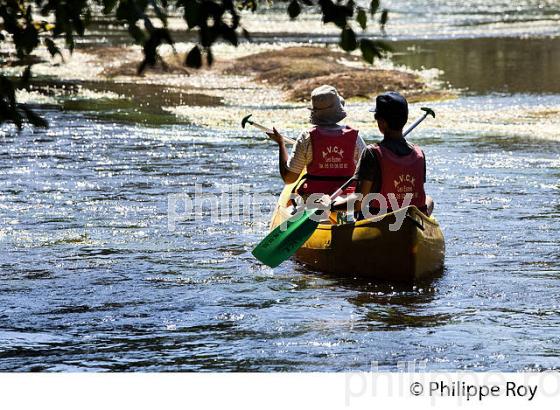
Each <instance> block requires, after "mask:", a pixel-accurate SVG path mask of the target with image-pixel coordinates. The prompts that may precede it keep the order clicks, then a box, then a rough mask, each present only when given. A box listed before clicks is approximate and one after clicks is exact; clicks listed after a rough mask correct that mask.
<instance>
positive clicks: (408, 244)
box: [271, 184, 445, 283]
mask: <svg viewBox="0 0 560 410" xmlns="http://www.w3.org/2000/svg"><path fill="white" fill-rule="evenodd" d="M293 187H294V184H290V185H286V186H285V187H284V190H283V191H282V194H281V195H280V199H279V201H278V204H277V206H276V210H275V212H274V214H273V217H272V221H271V229H274V228H275V227H276V226H278V225H279V224H280V223H281V222H282V221H285V220H286V219H287V218H289V217H290V215H291V210H292V209H291V207H288V206H287V203H288V200H289V197H290V193H291V192H292V189H293ZM397 218H403V223H402V226H401V227H400V229H398V230H395V231H392V230H391V229H390V226H389V225H392V224H393V223H394V222H395V221H396V220H397ZM444 255H445V241H444V238H443V233H442V231H441V229H440V227H439V224H438V222H437V221H436V220H435V218H433V217H427V216H426V215H425V214H424V213H422V212H421V211H420V210H418V208H416V207H415V206H409V207H406V208H402V209H399V210H397V211H395V212H392V213H388V214H385V215H380V216H378V217H375V218H372V219H364V220H362V221H358V222H355V223H347V224H341V225H333V224H331V223H330V222H325V223H320V224H319V226H318V228H317V229H316V230H315V232H314V233H313V235H312V236H311V237H310V238H309V239H308V240H307V242H305V244H304V245H303V246H302V247H301V248H300V249H299V250H298V251H297V252H296V254H295V256H294V257H295V259H296V260H297V261H299V262H301V263H303V264H304V265H306V266H307V267H309V268H311V269H313V270H316V271H320V272H326V273H331V274H336V275H347V276H352V277H361V278H368V279H374V280H387V281H391V282H407V283H411V282H416V281H420V280H423V279H428V278H431V277H433V276H434V275H436V274H437V273H440V272H441V271H442V269H443V261H444Z"/></svg>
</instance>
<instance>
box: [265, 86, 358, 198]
mask: <svg viewBox="0 0 560 410" xmlns="http://www.w3.org/2000/svg"><path fill="white" fill-rule="evenodd" d="M309 110H310V116H309V122H310V123H311V124H312V127H311V128H310V129H309V130H307V131H304V132H303V133H302V134H301V135H300V136H299V138H297V140H296V143H295V144H294V147H293V149H292V153H291V155H290V156H288V152H287V150H286V146H285V145H284V141H283V139H282V136H281V135H280V134H279V133H278V131H276V128H273V131H274V132H272V133H270V134H268V135H269V137H270V138H272V139H273V140H274V141H275V142H276V143H277V144H278V148H279V169H280V175H281V176H282V179H283V180H284V183H286V184H291V183H293V182H295V181H297V179H298V178H299V175H300V174H301V172H302V171H303V169H304V168H306V169H307V173H306V174H305V176H304V177H303V178H302V183H300V184H299V186H298V188H297V192H298V194H300V195H301V196H303V197H304V198H305V197H307V196H309V195H311V194H315V193H322V194H327V195H330V194H332V193H333V192H334V191H336V190H337V189H338V188H339V187H340V186H341V185H342V184H343V183H344V182H345V181H346V180H348V179H349V178H350V177H351V176H352V175H353V174H354V172H355V168H356V164H357V162H358V160H359V158H360V155H361V153H362V150H363V149H364V148H365V147H366V144H365V142H364V140H363V139H362V138H361V137H360V136H359V135H358V130H356V129H353V128H351V127H349V126H345V125H339V122H340V121H342V120H343V119H344V118H346V115H347V114H346V111H345V110H344V99H343V98H342V97H341V96H340V95H339V94H338V91H337V90H336V88H334V87H332V86H330V85H322V86H320V87H318V88H315V89H314V90H313V91H312V92H311V107H310V108H309ZM351 191H353V189H351V190H348V191H347V192H346V193H348V192H351Z"/></svg>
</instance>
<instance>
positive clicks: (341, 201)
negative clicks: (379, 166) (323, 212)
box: [331, 148, 376, 212]
mask: <svg viewBox="0 0 560 410" xmlns="http://www.w3.org/2000/svg"><path fill="white" fill-rule="evenodd" d="M375 162H376V157H375V155H373V152H371V150H370V149H368V148H366V149H364V150H363V151H362V155H361V157H360V161H359V162H358V165H357V167H356V173H355V174H354V176H355V177H356V178H357V182H356V191H355V193H354V194H351V195H348V196H346V197H345V198H338V199H335V200H334V202H333V204H332V205H331V209H332V210H341V211H342V210H348V203H352V202H353V203H354V211H356V212H357V211H360V210H361V209H362V200H361V198H363V197H364V196H365V195H367V194H369V193H370V192H371V191H372V190H373V188H374V187H373V182H374V181H373V178H374V169H375V166H376V163H375ZM357 194H361V196H360V195H357Z"/></svg>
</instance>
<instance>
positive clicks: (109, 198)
mask: <svg viewBox="0 0 560 410" xmlns="http://www.w3.org/2000/svg"><path fill="white" fill-rule="evenodd" d="M432 3H434V4H435V6H434V8H435V11H433V13H435V17H434V18H437V19H436V20H437V22H438V24H440V25H441V26H445V27H446V30H447V31H446V33H448V35H447V36H444V37H443V38H440V37H441V36H435V35H433V36H430V33H429V32H425V35H423V36H424V37H427V38H426V39H417V40H416V42H414V43H410V39H407V38H394V39H393V40H392V41H393V45H394V48H395V56H394V59H395V60H396V61H397V62H398V63H401V64H404V63H406V64H407V65H409V66H411V67H413V68H420V67H426V68H432V67H436V68H438V69H441V70H443V71H444V72H443V73H442V80H443V81H445V82H448V83H449V84H450V85H451V86H452V87H454V88H461V89H463V93H462V94H461V95H460V96H459V97H458V98H456V99H452V100H448V101H442V102H436V103H433V104H431V105H430V106H431V107H432V108H434V110H435V111H436V113H437V115H438V117H437V118H436V121H433V122H431V123H429V122H426V123H424V124H423V125H422V126H421V127H420V128H418V129H417V130H416V131H415V132H414V134H412V135H411V137H410V139H411V140H412V141H413V142H415V143H418V144H420V145H421V146H422V147H423V149H424V150H425V152H426V155H427V159H428V180H429V182H428V185H427V190H428V191H429V192H430V194H431V195H433V196H434V198H435V200H436V211H435V214H436V217H437V218H438V220H439V221H440V223H441V225H442V227H443V231H444V234H445V237H446V245H447V250H446V262H445V271H444V272H443V274H442V275H441V277H439V278H436V279H435V280H434V281H433V282H432V283H429V284H423V285H419V286H417V287H414V288H401V287H395V286H392V285H390V284H383V283H367V282H363V281H361V280H358V279H356V278H354V277H353V276H352V274H351V272H349V274H348V275H347V276H346V277H329V276H325V275H323V274H320V273H315V272H310V271H308V270H306V269H305V268H304V267H302V266H300V265H298V264H297V263H295V262H292V261H288V262H286V263H285V264H283V265H282V266H281V267H279V268H276V269H269V268H267V267H263V266H261V265H259V264H258V263H257V262H256V261H255V260H254V259H253V258H252V256H251V254H250V251H251V249H252V248H253V246H254V245H255V244H256V243H257V242H258V241H259V240H260V239H261V238H262V237H263V236H264V234H265V232H266V229H267V224H268V218H269V213H268V212H267V211H266V209H264V210H263V211H262V212H258V210H257V209H251V210H249V211H247V208H243V207H240V208H239V209H229V210H228V211H227V212H224V215H222V216H223V219H221V220H215V219H214V220H212V219H211V218H210V216H209V215H208V214H207V213H204V215H203V216H202V217H201V218H198V219H187V220H183V221H180V222H178V223H177V224H176V226H175V229H170V225H169V222H170V221H169V218H168V199H169V197H170V195H177V194H180V193H183V194H188V195H191V196H192V195H193V194H194V193H195V191H196V189H197V188H196V185H197V184H198V185H200V186H201V187H202V188H201V189H203V190H204V192H206V193H208V194H214V195H215V196H216V197H217V198H218V199H220V198H221V195H222V193H223V192H224V190H226V189H230V190H231V189H233V188H235V187H239V186H240V185H241V186H242V189H243V190H246V191H247V192H251V193H255V194H259V195H260V196H261V197H263V196H269V197H273V196H275V195H277V194H278V193H279V192H280V190H281V187H282V185H281V183H280V180H279V177H278V176H277V170H276V153H275V151H274V149H273V148H272V147H271V145H270V144H268V143H267V142H265V141H262V139H259V138H258V134H257V133H253V132H247V131H243V130H240V129H237V128H234V127H229V128H227V127H226V128H224V127H222V128H220V127H218V126H215V127H203V126H196V125H188V124H184V123H182V122H181V121H177V123H176V124H172V123H171V124H170V123H169V121H167V120H166V121H165V125H157V126H155V125H152V126H140V125H134V124H131V123H130V122H120V121H117V120H115V119H114V117H110V118H111V119H110V120H107V119H105V118H106V114H108V113H109V111H110V110H113V109H114V107H111V108H108V107H106V106H103V105H101V107H100V108H99V109H98V114H99V115H92V114H91V113H87V112H82V111H79V112H76V111H70V110H65V111H60V110H53V109H50V108H45V109H44V115H46V116H47V117H48V118H49V120H50V122H51V126H50V128H49V129H47V130H32V129H29V128H26V129H24V130H23V131H22V132H21V133H20V134H17V133H14V132H12V131H11V130H10V129H9V128H8V127H4V128H3V130H4V131H5V135H4V136H3V137H2V139H1V142H2V150H1V151H0V196H1V201H0V246H1V249H2V251H1V252H2V253H1V259H0V264H1V266H0V306H2V309H1V311H0V370H4V371H6V370H8V371H14V370H17V371H41V370H48V371H107V370H110V371H177V370H181V371H203V370H206V371H207V370H214V371H344V370H362V371H363V370H365V371H367V370H369V369H371V368H372V366H375V367H374V368H379V369H381V370H392V371H395V370H397V368H398V367H397V366H399V367H400V366H402V365H403V364H402V363H403V362H407V363H409V364H410V363H416V364H415V365H416V367H420V368H425V369H427V370H431V371H454V370H463V369H470V370H492V371H519V370H546V369H559V368H560V358H559V357H560V348H559V346H560V330H559V329H560V292H559V291H558V286H559V284H560V282H559V281H560V244H559V239H560V236H559V232H560V218H559V217H560V185H559V178H560V145H559V139H560V138H559V137H558V129H559V128H558V126H559V123H560V118H559V117H560V95H559V93H560V90H559V87H558V82H557V81H558V80H557V78H553V75H552V74H551V75H550V76H549V77H546V78H542V77H543V76H545V74H542V73H548V72H550V73H553V72H554V71H557V67H558V66H557V64H558V62H557V61H558V60H557V59H555V58H547V57H546V56H557V55H558V47H559V46H558V40H557V39H556V38H548V37H544V36H543V35H542V34H543V33H542V32H541V30H544V29H543V27H548V25H547V24H548V23H547V22H548V20H549V19H550V18H551V17H550V16H551V15H552V16H553V17H552V18H553V19H554V18H557V15H556V14H554V13H555V12H557V10H556V11H555V7H556V8H557V3H556V5H555V3H554V2H548V3H547V2H529V1H527V2H525V3H523V7H525V8H526V9H528V10H530V12H531V13H532V15H533V19H534V21H537V23H535V24H536V25H535V27H537V29H536V30H535V34H534V36H532V37H531V38H530V39H527V40H526V41H527V42H519V43H518V44H517V49H516V50H517V51H512V49H515V46H514V45H507V44H506V43H507V41H513V40H507V39H504V38H493V37H488V36H483V35H481V33H479V32H478V31H477V30H478V29H475V28H476V27H479V25H480V24H482V23H480V21H479V20H483V21H485V23H484V24H488V20H492V21H493V22H494V23H492V24H494V25H499V26H500V30H504V31H505V32H507V33H509V34H510V38H515V36H518V34H519V32H518V30H519V26H518V23H519V20H523V19H522V18H518V19H514V20H515V21H514V23H512V24H514V26H511V27H510V26H507V27H505V28H504V27H502V26H503V24H502V25H500V24H499V22H500V21H501V20H503V18H502V17H501V16H500V12H503V11H504V10H505V9H506V8H508V10H509V6H508V5H507V4H506V3H504V4H502V5H501V6H500V4H501V3H499V4H498V6H500V7H502V9H499V8H498V9H496V7H498V6H494V5H495V4H497V3H496V2H487V3H492V5H493V6H491V7H490V6H488V7H490V8H491V9H492V10H491V11H488V10H487V9H484V8H483V7H482V6H481V5H484V4H485V2H482V1H478V2H476V4H477V5H478V6H477V7H479V9H480V8H482V9H481V11H479V12H478V14H477V13H473V16H474V17H471V18H470V20H469V18H467V17H465V19H464V20H461V21H462V22H463V23H464V21H465V20H466V21H469V22H471V23H472V24H470V25H467V24H463V25H461V24H459V25H457V23H456V21H457V14H453V13H451V12H450V8H449V7H448V6H449V5H450V4H451V3H452V2H449V1H447V2H432ZM410 4H411V2H393V7H396V8H397V9H398V10H401V13H405V12H406V11H407V10H409V13H412V11H410V8H411V7H412V6H410ZM540 5H541V6H542V5H544V6H545V7H544V9H543V7H539V6H540ZM438 7H439V9H438ZM546 7H548V9H547V8H546ZM438 10H439V14H438ZM496 10H497V11H496ZM543 10H544V11H543ZM539 13H540V14H539ZM402 15H405V14H402ZM402 15H401V17H399V16H398V15H397V16H396V17H395V21H396V25H395V27H397V28H398V29H399V30H400V29H402V31H403V32H405V31H406V30H405V29H404V28H403V27H404V26H401V22H402V21H404V20H403V19H404V17H402ZM418 16H419V17H418V18H417V19H416V20H413V19H412V20H411V23H410V25H411V26H410V27H419V26H420V25H419V22H421V21H423V19H424V18H425V17H424V16H423V15H421V14H419V15H418ZM535 16H536V17H535ZM479 23H480V24H479ZM402 24H404V23H402ZM426 27H428V25H426ZM454 27H455V28H454ZM457 27H475V28H473V29H472V30H471V31H469V33H468V34H469V39H467V38H466V37H467V36H466V35H464V34H465V33H464V32H463V29H462V28H461V29H459V28H457ZM508 27H509V29H508ZM523 27H525V29H526V30H529V31H530V25H528V26H527V25H524V26H523ZM395 30H396V29H395ZM469 30H470V29H469ZM508 30H509V31H508ZM545 31H546V30H545ZM449 33H451V34H449ZM453 34H456V35H453ZM545 34H547V35H548V33H545ZM526 35H527V33H525V34H524V36H526ZM397 37H398V36H397ZM436 37H437V38H436ZM454 37H460V38H454ZM263 41H264V40H263ZM468 41H471V42H473V43H472V44H471V46H468V47H467V46H465V42H468ZM531 42H532V43H531ZM536 43H538V44H541V46H542V47H541V48H540V49H538V50H537V49H536V48H535V47H534V44H536ZM520 44H521V45H520ZM523 44H526V45H528V48H526V49H524V50H525V51H527V50H529V49H531V50H533V51H534V52H533V53H532V54H530V56H529V57H528V53H524V52H522V51H523V50H522V49H520V48H519V47H523V46H522V45H523ZM446 50H447V51H446ZM500 50H501V51H500ZM504 50H506V51H508V50H509V51H508V52H509V54H508V53H506V56H505V57H504V54H503V51H504ZM539 50H540V51H539ZM543 50H545V51H543ZM546 50H548V51H546ZM449 53H456V54H455V56H459V55H460V56H462V58H465V59H466V60H465V61H478V60H476V55H481V53H484V55H485V58H483V59H481V62H480V63H479V64H476V65H475V68H474V69H475V70H478V71H477V73H479V74H476V75H473V73H472V72H471V71H470V70H464V71H462V70H461V69H459V68H458V67H457V64H456V62H457V59H456V58H454V57H453V55H452V56H449ZM468 56H474V57H472V58H474V59H475V60H472V59H470V58H468ZM499 56H502V57H500V58H501V59H500V58H499ZM528 58H531V59H533V61H534V66H535V67H537V68H536V70H538V71H537V72H538V73H539V74H538V75H535V73H534V72H532V70H531V66H530V65H529V64H526V63H524V61H525V62H526V61H527V59H528ZM492 61H493V62H494V63H493V66H494V67H496V70H495V71H496V72H499V73H502V74H503V75H502V74H500V75H495V76H494V77H493V79H494V81H488V80H485V79H482V78H481V76H485V77H488V76H489V75H490V74H491V73H492V70H491V68H490V67H492V63H491V62H492ZM367 106H368V105H367V103H364V102H355V103H350V104H349V111H350V112H358V113H359V112H365V111H366V109H367ZM246 108H247V107H240V106H233V107H224V108H223V109H224V112H227V110H233V111H235V112H237V111H240V110H242V109H246ZM220 109H221V108H220V107H217V108H215V110H220ZM298 109H301V108H294V110H298ZM208 110H209V111H208V112H209V113H210V112H213V111H211V109H210V108H208ZM261 110H262V111H263V112H264V113H268V114H269V115H270V118H272V119H274V118H276V117H275V115H277V114H275V107H268V108H267V107H261ZM417 111H418V105H413V106H412V109H411V112H417ZM351 116H352V115H351ZM427 121H428V120H427ZM362 131H363V134H364V135H365V137H366V139H368V140H370V141H373V140H376V139H377V138H378V135H377V134H376V131H375V129H374V127H373V124H368V123H364V124H362ZM291 132H293V133H294V134H293V135H295V132H296V131H295V130H292V131H291ZM232 187H233V188H232ZM227 203H228V198H227V197H226V198H225V200H224V201H223V203H222V204H221V205H220V206H224V207H227Z"/></svg>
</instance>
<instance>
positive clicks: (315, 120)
mask: <svg viewBox="0 0 560 410" xmlns="http://www.w3.org/2000/svg"><path fill="white" fill-rule="evenodd" d="M309 110H310V111H311V114H310V116H309V122H310V123H311V124H313V125H332V124H336V123H338V122H339V121H342V120H343V119H344V118H346V111H344V98H342V97H341V96H340V95H339V94H338V91H337V90H336V88H334V87H332V86H330V85H322V86H320V87H317V88H315V89H314V90H313V91H312V92H311V107H310V108H309Z"/></svg>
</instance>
